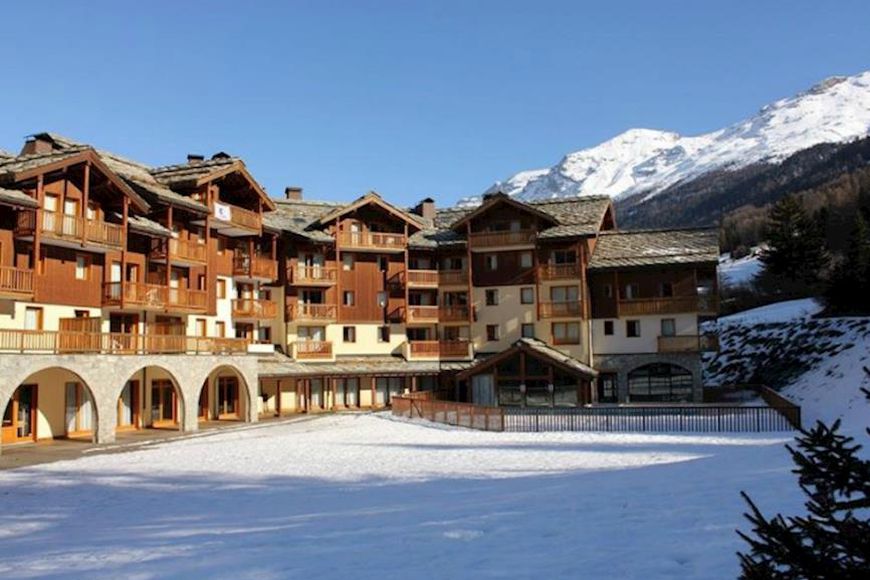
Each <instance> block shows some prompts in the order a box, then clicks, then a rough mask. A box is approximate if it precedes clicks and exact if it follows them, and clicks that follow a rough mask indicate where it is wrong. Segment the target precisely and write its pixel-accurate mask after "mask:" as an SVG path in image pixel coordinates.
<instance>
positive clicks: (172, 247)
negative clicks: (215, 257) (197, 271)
mask: <svg viewBox="0 0 870 580" xmlns="http://www.w3.org/2000/svg"><path fill="white" fill-rule="evenodd" d="M151 259H152V260H154V261H155V262H165V261H166V250H165V246H164V245H163V244H162V243H161V244H160V245H159V246H158V247H157V248H155V249H154V250H153V251H152V252H151ZM169 259H170V260H172V262H173V263H175V264H187V265H192V266H199V265H204V264H205V263H206V262H207V261H208V248H207V247H206V245H205V241H204V240H202V241H200V240H182V239H175V238H170V239H169Z"/></svg>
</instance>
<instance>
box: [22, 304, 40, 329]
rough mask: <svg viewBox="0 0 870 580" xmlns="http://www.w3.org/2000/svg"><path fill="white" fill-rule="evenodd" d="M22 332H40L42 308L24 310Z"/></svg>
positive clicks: (30, 307)
mask: <svg viewBox="0 0 870 580" xmlns="http://www.w3.org/2000/svg"><path fill="white" fill-rule="evenodd" d="M24 330H42V308H37V307H34V306H28V307H27V308H26V309H25V310H24Z"/></svg>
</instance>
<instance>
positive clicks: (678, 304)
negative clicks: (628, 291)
mask: <svg viewBox="0 0 870 580" xmlns="http://www.w3.org/2000/svg"><path fill="white" fill-rule="evenodd" d="M718 310H719V300H718V298H717V297H716V296H673V297H669V298H635V299H632V300H620V301H619V316H644V315H648V314H679V313H681V312H698V313H701V314H716V313H717V312H718Z"/></svg>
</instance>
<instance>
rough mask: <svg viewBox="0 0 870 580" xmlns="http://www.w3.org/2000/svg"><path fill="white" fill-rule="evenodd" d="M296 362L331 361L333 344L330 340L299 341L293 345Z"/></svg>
mask: <svg viewBox="0 0 870 580" xmlns="http://www.w3.org/2000/svg"><path fill="white" fill-rule="evenodd" d="M293 358H295V359H296V360H331V359H332V358H334V357H333V353H332V342H331V341H329V340H297V341H296V342H294V343H293Z"/></svg>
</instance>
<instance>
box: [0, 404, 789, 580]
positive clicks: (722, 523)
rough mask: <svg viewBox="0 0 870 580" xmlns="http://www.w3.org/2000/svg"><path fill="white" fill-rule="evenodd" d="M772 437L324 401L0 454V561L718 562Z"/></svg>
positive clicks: (774, 455) (722, 573) (405, 569)
mask: <svg viewBox="0 0 870 580" xmlns="http://www.w3.org/2000/svg"><path fill="white" fill-rule="evenodd" d="M785 442H786V438H785V437H781V436H761V435H745V436H743V435H740V436H734V435H729V436H723V435H709V436H703V435H645V434H595V433H542V434H499V433H483V432H475V431H466V430H458V429H450V428H446V427H440V426H434V425H433V426H428V425H425V424H423V425H420V424H410V423H406V422H401V421H399V420H394V419H392V418H390V417H389V416H388V415H384V414H379V415H335V416H325V417H321V418H314V419H303V420H299V421H296V422H291V423H284V424H272V425H268V426H267V425H263V426H252V427H247V428H243V429H239V430H234V431H229V432H222V433H214V434H210V435H206V436H200V437H196V438H191V439H185V440H177V441H172V442H166V443H163V444H160V445H158V446H155V447H152V448H147V449H141V450H138V451H132V452H125V453H118V454H99V455H97V454H95V455H91V456H88V457H84V458H81V459H78V460H75V461H68V462H62V463H54V464H49V465H43V466H39V467H34V468H26V469H19V470H14V471H7V472H2V473H0V495H2V498H3V506H4V509H3V510H0V577H2V578H4V579H10V578H36V577H50V578H61V577H63V578H88V579H100V578H130V579H138V580H146V579H151V578H185V579H190V578H225V579H233V580H236V579H241V578H258V579H276V578H309V577H311V578H349V577H352V578H412V577H413V578H463V577H475V578H532V577H534V578H644V579H650V578H734V577H735V576H736V574H737V570H738V565H737V559H736V556H735V554H734V553H735V551H736V550H738V549H740V548H742V544H741V543H740V541H739V539H738V537H737V536H736V534H735V533H734V530H735V528H737V527H738V526H743V527H745V524H744V523H743V520H742V516H741V514H742V512H743V509H744V506H743V504H742V502H741V499H740V497H739V495H738V492H739V491H740V490H746V491H748V492H749V493H750V494H751V495H752V496H753V497H754V498H756V499H757V500H758V502H759V504H760V505H761V506H764V508H765V509H766V510H786V511H787V512H790V513H793V512H794V511H795V510H797V509H798V508H799V506H800V505H801V502H800V497H799V495H798V494H797V492H796V490H797V487H796V486H795V485H793V477H792V475H791V474H790V469H791V464H790V461H789V459H788V457H787V453H786V452H785V450H784V449H783V443H785Z"/></svg>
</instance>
